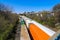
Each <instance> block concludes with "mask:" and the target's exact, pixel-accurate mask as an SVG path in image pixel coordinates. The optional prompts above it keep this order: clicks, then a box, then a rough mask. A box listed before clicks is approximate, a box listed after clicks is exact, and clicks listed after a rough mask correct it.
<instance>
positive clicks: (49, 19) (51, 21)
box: [23, 4, 60, 28]
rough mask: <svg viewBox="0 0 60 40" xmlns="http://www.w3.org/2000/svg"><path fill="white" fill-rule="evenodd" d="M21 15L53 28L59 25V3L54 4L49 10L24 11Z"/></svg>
mask: <svg viewBox="0 0 60 40" xmlns="http://www.w3.org/2000/svg"><path fill="white" fill-rule="evenodd" d="M23 15H25V16H27V17H29V18H31V19H33V20H36V21H37V22H39V23H41V24H44V25H45V24H46V25H48V26H50V27H53V28H56V25H59V26H60V4H56V5H55V6H54V7H53V8H52V10H51V11H42V12H24V13H23Z"/></svg>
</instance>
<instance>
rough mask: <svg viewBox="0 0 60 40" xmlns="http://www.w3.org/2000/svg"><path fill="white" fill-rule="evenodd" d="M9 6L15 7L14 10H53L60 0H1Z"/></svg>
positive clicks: (0, 1) (18, 11)
mask: <svg viewBox="0 0 60 40" xmlns="http://www.w3.org/2000/svg"><path fill="white" fill-rule="evenodd" d="M0 3H3V4H5V5H7V6H10V7H12V8H13V11H14V12H17V13H20V12H21V13H22V12H25V11H26V12H30V11H36V12H37V11H43V10H52V8H53V6H54V5H56V4H58V3H60V0H0Z"/></svg>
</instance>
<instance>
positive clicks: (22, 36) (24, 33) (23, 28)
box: [20, 25, 30, 40]
mask: <svg viewBox="0 0 60 40" xmlns="http://www.w3.org/2000/svg"><path fill="white" fill-rule="evenodd" d="M20 40H30V37H29V34H28V31H27V29H26V26H25V25H21V34H20Z"/></svg>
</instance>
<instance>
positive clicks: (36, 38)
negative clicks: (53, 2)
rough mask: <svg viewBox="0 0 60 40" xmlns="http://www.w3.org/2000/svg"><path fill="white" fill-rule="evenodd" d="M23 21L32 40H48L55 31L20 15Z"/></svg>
mask: <svg viewBox="0 0 60 40" xmlns="http://www.w3.org/2000/svg"><path fill="white" fill-rule="evenodd" d="M22 18H23V19H24V21H25V22H26V25H27V28H28V29H29V31H30V33H31V35H32V37H33V40H49V38H50V37H52V36H53V35H54V34H55V32H54V31H53V30H51V29H49V28H47V27H45V26H43V25H41V24H40V23H37V22H36V21H34V20H31V19H29V18H27V17H25V16H22Z"/></svg>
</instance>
